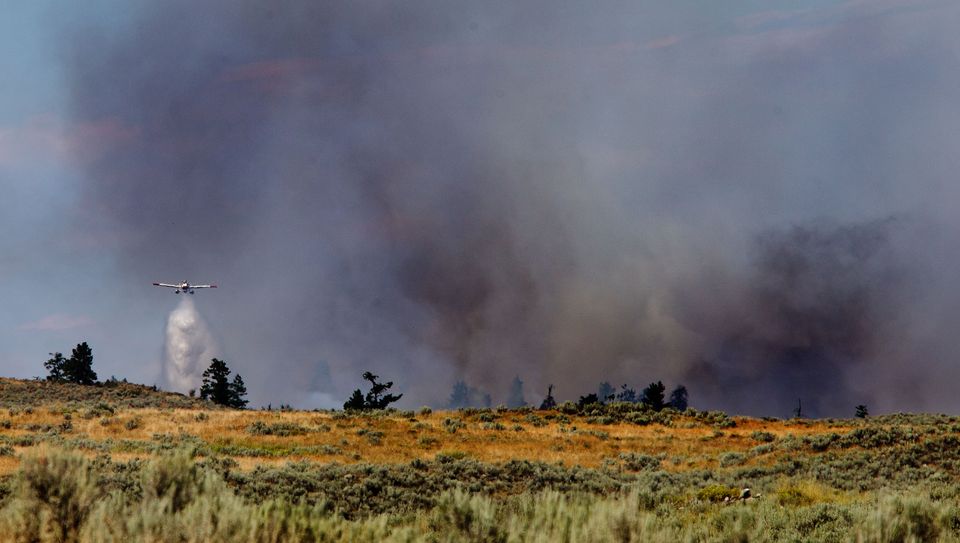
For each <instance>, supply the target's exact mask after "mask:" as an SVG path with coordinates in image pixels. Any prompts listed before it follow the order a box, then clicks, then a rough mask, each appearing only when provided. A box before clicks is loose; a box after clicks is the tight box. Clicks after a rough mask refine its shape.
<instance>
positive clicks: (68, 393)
mask: <svg viewBox="0 0 960 543" xmlns="http://www.w3.org/2000/svg"><path fill="white" fill-rule="evenodd" d="M90 402H107V403H109V404H111V405H113V406H114V407H121V408H128V407H159V408H180V409H192V408H209V404H208V403H207V402H204V401H203V400H200V399H197V398H190V397H187V396H184V395H183V394H177V393H176V392H166V391H163V390H158V389H157V388H155V387H148V386H145V385H137V384H134V383H127V382H125V381H106V382H104V383H98V384H96V385H92V386H77V385H74V384H71V383H54V382H49V381H40V380H29V381H26V380H21V379H8V378H3V377H0V409H18V408H28V407H38V406H42V405H66V406H69V405H71V404H86V403H90Z"/></svg>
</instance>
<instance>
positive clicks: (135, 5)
mask: <svg viewBox="0 0 960 543" xmlns="http://www.w3.org/2000/svg"><path fill="white" fill-rule="evenodd" d="M958 23H960V5H957V4H956V3H955V2H951V1H940V0H876V1H861V0H843V1H809V2H788V1H779V0H765V1H759V0H758V1H743V2H735V1H731V2H716V1H697V2H694V1H690V2H683V1H676V2H636V1H623V2H619V1H615V2H557V1H530V2H426V1H424V2H396V3H390V2H381V1H372V0H371V1H350V2H311V1H307V0H291V1H286V2H274V1H266V0H263V1H254V0H240V1H226V0H224V1H219V0H211V1H209V2H199V3H197V2H187V1H169V2H131V1H126V0H125V1H108V0H101V1H97V2H84V3H83V5H82V7H79V6H77V5H75V3H70V2H65V1H64V2H54V1H46V0H45V1H36V0H35V1H18V0H17V1H10V2H6V3H5V4H4V12H3V17H0V70H2V73H4V74H5V75H4V77H3V78H2V82H0V189H2V191H0V304H2V305H0V307H2V311H0V373H2V374H3V375H7V376H15V377H31V376H38V375H42V374H43V367H42V363H43V361H44V360H45V359H46V358H47V356H48V355H47V353H49V352H52V351H62V352H69V349H70V348H71V347H72V346H73V345H75V344H76V343H78V342H80V341H87V342H89V343H90V344H91V346H92V348H93V351H94V357H95V365H94V367H95V370H96V371H97V372H98V374H99V376H100V377H101V378H108V377H110V376H111V375H115V376H117V377H126V378H128V379H130V380H132V381H137V382H144V383H147V384H150V383H158V384H161V385H162V384H164V382H163V378H162V377H161V375H162V372H161V360H162V357H163V342H164V326H165V323H166V319H167V316H168V315H169V314H170V312H171V310H173V308H174V307H175V305H176V303H177V300H176V297H175V296H174V294H172V292H170V291H168V290H161V289H158V288H154V287H152V286H150V283H151V282H153V281H158V280H162V281H179V280H182V279H188V280H190V281H192V282H216V283H219V284H220V286H221V288H219V289H218V290H216V291H204V292H198V294H197V295H196V296H195V298H196V299H195V301H196V303H197V308H198V310H199V311H200V313H201V314H202V315H203V316H204V318H205V319H206V321H207V322H208V324H209V326H210V330H211V334H212V335H213V336H214V337H215V339H216V342H217V344H218V345H219V350H220V352H221V354H222V357H223V358H225V359H226V360H227V362H228V364H229V365H230V366H231V367H232V368H234V369H235V370H238V371H239V372H241V373H242V374H243V376H244V378H245V380H246V381H247V388H248V390H249V392H250V396H251V400H252V404H253V405H265V404H267V403H268V402H270V403H273V404H274V405H276V404H279V403H292V404H294V405H296V406H299V407H317V406H325V407H330V406H334V405H336V404H339V403H340V402H342V400H343V399H344V398H345V397H346V396H347V395H348V393H349V391H350V390H351V389H352V388H355V387H361V386H362V384H363V383H362V382H361V380H360V378H359V376H360V374H361V373H362V372H363V371H364V370H367V369H371V370H374V372H375V373H380V374H381V375H383V376H384V377H385V378H387V379H391V380H394V381H396V382H397V388H399V390H400V392H404V393H405V394H406V395H405V397H404V400H403V405H406V406H408V407H412V406H418V405H422V404H432V405H442V404H443V402H444V401H445V399H446V397H447V396H448V394H449V391H450V388H451V385H452V384H453V383H454V382H455V381H456V380H458V379H465V380H467V381H468V382H469V383H470V384H471V385H473V386H476V387H478V388H481V389H483V390H485V391H487V392H489V393H490V394H491V395H492V396H493V398H494V402H495V403H496V402H499V401H502V400H503V399H505V396H506V392H507V389H508V387H509V384H510V381H511V380H512V379H513V378H514V377H515V376H519V377H520V378H521V379H523V380H524V381H525V382H526V384H527V398H528V400H529V401H539V399H540V398H541V397H542V395H543V393H544V391H545V389H546V386H547V385H548V384H556V385H557V394H558V396H559V397H560V399H574V400H575V399H576V398H577V397H578V396H579V395H581V394H586V393H588V392H593V391H595V390H596V384H597V383H599V382H600V381H610V382H612V383H613V384H614V385H616V386H619V385H620V384H621V383H629V384H631V385H633V386H635V387H638V388H640V387H642V386H643V385H645V384H646V383H649V382H650V381H652V380H657V379H662V380H663V381H664V382H665V383H666V384H667V386H668V388H669V387H673V386H674V385H676V384H678V383H684V384H686V385H687V387H688V388H689V389H690V394H691V401H692V403H693V404H694V405H696V406H698V407H707V408H724V409H730V410H734V411H740V412H749V413H755V414H772V415H778V416H783V415H787V414H788V413H789V409H790V408H791V407H792V406H793V405H794V404H795V402H796V398H797V396H802V397H803V399H804V404H805V405H810V409H811V411H812V414H820V415H849V414H852V412H853V407H852V406H854V405H856V404H858V403H868V404H869V405H870V406H871V412H882V411H891V410H947V411H956V410H960V396H957V395H956V394H954V393H953V386H952V385H953V383H954V382H955V381H956V379H957V378H960V371H957V360H956V355H955V351H956V350H957V349H956V348H955V345H954V342H953V336H954V335H955V331H954V329H955V328H956V327H957V326H960V293H958V292H957V289H956V286H955V280H954V277H955V276H956V270H957V269H958V265H960V220H958V219H957V216H956V215H957V214H956V206H957V204H956V203H955V202H956V201H957V198H958V196H960V194H958V192H960V191H958V190H957V188H958V184H957V180H956V172H957V171H958V168H957V166H958V165H960V164H958V162H960V153H958V150H960V149H957V146H958V143H957V142H960V116H958V114H957V113H956V106H955V103H956V99H957V97H958V96H960V84H958V83H960V69H958V68H960V62H958V59H960V37H958V36H960V34H958V33H957V32H956V29H957V28H960V24H958ZM848 411H849V412H848Z"/></svg>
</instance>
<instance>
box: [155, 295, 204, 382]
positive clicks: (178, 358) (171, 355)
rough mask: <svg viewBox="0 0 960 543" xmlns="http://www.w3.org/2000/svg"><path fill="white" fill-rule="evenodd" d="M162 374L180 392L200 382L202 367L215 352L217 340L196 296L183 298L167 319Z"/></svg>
mask: <svg viewBox="0 0 960 543" xmlns="http://www.w3.org/2000/svg"><path fill="white" fill-rule="evenodd" d="M166 336H167V341H166V344H165V346H164V367H163V374H164V378H165V379H166V383H167V385H168V386H169V387H170V388H172V389H174V390H179V391H181V392H186V391H187V390H190V389H195V388H197V387H199V385H200V379H201V376H202V374H203V370H204V368H205V366H206V364H207V363H208V361H209V360H210V359H211V358H213V357H214V356H216V353H217V344H216V341H214V339H213V335H212V334H211V333H210V329H209V327H208V326H207V323H206V322H205V321H204V320H203V317H201V316H200V313H199V312H198V311H197V308H196V306H195V305H194V303H193V299H191V298H188V297H184V298H181V300H180V304H179V305H177V308H176V309H174V310H173V311H171V312H170V317H169V318H168V319H167V332H166Z"/></svg>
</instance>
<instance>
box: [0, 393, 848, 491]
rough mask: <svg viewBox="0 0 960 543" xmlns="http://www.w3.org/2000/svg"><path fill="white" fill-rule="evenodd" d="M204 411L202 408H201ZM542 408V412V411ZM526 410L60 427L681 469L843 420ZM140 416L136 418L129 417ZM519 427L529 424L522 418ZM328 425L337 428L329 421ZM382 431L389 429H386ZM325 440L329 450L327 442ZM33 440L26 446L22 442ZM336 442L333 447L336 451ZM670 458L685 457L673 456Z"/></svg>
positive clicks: (372, 457)
mask: <svg viewBox="0 0 960 543" xmlns="http://www.w3.org/2000/svg"><path fill="white" fill-rule="evenodd" d="M65 409H67V410H69V409H68V408H65V407H64V406H62V405H50V406H46V407H40V408H36V409H34V410H33V412H32V413H27V412H25V411H21V412H13V411H11V412H10V413H9V415H8V416H7V417H3V416H0V419H4V418H5V419H6V420H9V421H10V423H11V424H10V428H9V429H0V435H5V436H23V435H27V434H32V433H35V434H38V435H41V436H42V435H43V431H42V430H38V428H37V427H41V428H44V427H57V426H58V425H60V424H62V423H63V422H64V420H65V415H64V410H65ZM200 413H202V415H199V416H198V414H200ZM540 415H543V414H542V413H539V414H538V416H540ZM526 416H527V415H526V414H524V413H518V412H509V411H508V412H503V413H501V414H499V415H498V416H497V419H496V421H495V422H497V423H499V424H501V425H502V427H503V429H485V428H484V426H483V423H482V422H480V421H479V420H477V417H476V416H468V415H466V414H464V413H462V412H456V411H454V412H434V413H432V414H428V415H417V416H416V417H415V418H406V417H403V416H401V415H400V414H396V413H395V414H391V415H388V416H384V417H365V416H351V417H346V418H337V417H334V416H333V414H331V413H317V412H305V411H291V412H279V411H232V410H211V411H200V410H196V409H169V408H168V409H156V408H143V409H136V408H128V409H122V410H119V409H118V410H117V412H116V413H115V414H114V415H110V416H105V417H96V418H91V419H84V418H83V417H82V416H81V413H80V412H79V411H75V412H73V413H71V414H70V424H71V425H72V429H71V430H69V431H66V432H61V434H60V435H61V436H63V437H64V438H66V439H72V438H86V439H90V440H93V441H97V442H105V441H107V440H113V442H114V443H117V442H119V441H120V440H137V441H142V442H148V443H150V442H158V441H163V440H169V439H178V436H181V435H186V436H195V438H198V439H199V440H200V441H201V442H202V443H203V444H205V445H207V446H209V447H211V448H213V449H214V450H218V451H224V450H226V451H227V454H229V452H230V451H231V450H236V449H237V448H242V449H246V450H248V451H249V450H259V451H264V452H265V453H270V454H275V455H276V456H250V455H249V454H241V455H233V456H234V459H235V460H236V461H237V462H238V464H239V465H240V467H241V468H252V467H254V466H256V465H258V464H264V463H268V464H270V463H283V462H287V461H290V460H311V461H316V462H338V463H357V462H367V463H377V464H390V463H406V462H410V461H411V460H414V459H418V458H419V459H424V460H430V459H433V458H435V457H436V456H437V455H438V454H440V453H445V454H450V453H455V454H463V455H466V456H469V457H471V458H474V459H477V460H481V461H484V462H505V461H509V460H537V461H545V462H562V463H564V464H565V465H568V466H570V465H579V466H584V467H596V466H599V465H601V464H602V463H603V462H604V460H605V459H610V458H614V459H615V458H617V457H618V456H619V455H620V454H621V453H628V452H633V453H642V454H649V455H663V457H664V458H665V459H666V461H664V462H663V466H664V468H665V469H669V470H674V471H682V470H687V469H693V468H715V467H716V466H717V458H718V456H719V455H720V454H722V453H724V452H731V451H732V452H740V453H744V454H745V453H747V452H748V451H749V450H750V449H752V448H753V447H755V446H757V445H759V444H760V443H759V442H758V441H757V440H755V439H753V438H752V437H751V433H752V432H755V431H764V432H770V433H772V434H774V435H775V436H777V437H778V438H779V437H783V436H786V435H788V434H794V435H796V436H806V435H816V434H825V433H830V432H843V431H845V430H844V428H845V426H844V425H843V424H842V423H841V424H840V425H839V426H838V424H837V423H836V422H833V423H831V424H827V423H822V422H816V421H807V422H804V423H802V424H798V423H797V422H794V421H762V420H756V419H749V418H736V419H735V420H736V423H737V425H736V426H735V427H733V428H727V429H721V430H718V429H715V428H713V427H711V426H707V425H705V424H702V423H701V422H698V421H696V420H695V419H692V418H687V417H682V418H679V419H677V423H676V424H675V425H674V426H672V427H666V426H662V425H659V424H651V425H648V426H637V425H633V424H629V423H618V424H610V425H600V424H591V423H588V422H587V420H586V419H585V418H583V417H578V416H570V417H569V422H568V423H566V424H560V423H558V422H557V421H556V420H551V421H547V422H548V423H547V424H546V425H545V426H541V427H537V426H535V425H534V424H531V423H530V422H528V420H526V418H525V417H526ZM446 419H453V420H460V421H462V422H463V423H464V424H465V427H462V428H459V429H457V431H456V432H455V433H452V432H449V431H448V430H447V427H446V426H445V425H444V421H445V420H446ZM131 421H132V422H131ZM258 421H259V422H261V423H263V424H267V425H271V424H277V423H286V424H292V425H299V426H301V427H303V428H305V429H307V430H308V431H307V433H305V434H303V435H295V436H287V437H283V436H277V435H254V434H253V433H251V432H250V431H249V430H248V428H249V427H250V425H251V424H253V423H254V422H258ZM515 427H520V428H522V431H516V430H515V429H514V428H515ZM328 428H329V430H327V429H328ZM364 432H366V433H365V434H364ZM378 434H382V436H378ZM325 446H326V447H327V449H326V450H323V449H322V448H323V447H325ZM24 449H25V448H18V450H17V452H18V453H20V452H23V451H24ZM331 452H333V453H335V454H332V453H331ZM113 456H114V457H115V458H117V459H123V460H126V459H129V458H133V457H142V456H144V453H140V452H133V453H131V452H126V451H118V452H115V453H114V454H113ZM780 457H781V453H773V454H767V455H762V456H759V457H752V458H749V459H748V460H747V465H763V464H769V463H773V462H776V461H777V459H778V458H780ZM671 459H677V461H676V462H672V461H671ZM16 466H17V460H16V458H14V457H3V458H0V474H2V473H9V472H11V471H12V470H14V469H15V468H16Z"/></svg>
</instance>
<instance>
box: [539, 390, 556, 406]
mask: <svg viewBox="0 0 960 543" xmlns="http://www.w3.org/2000/svg"><path fill="white" fill-rule="evenodd" d="M555 407H557V400H554V399H553V385H550V386H549V387H547V397H546V398H544V399H543V401H542V402H541V403H540V409H553V408H555Z"/></svg>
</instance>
